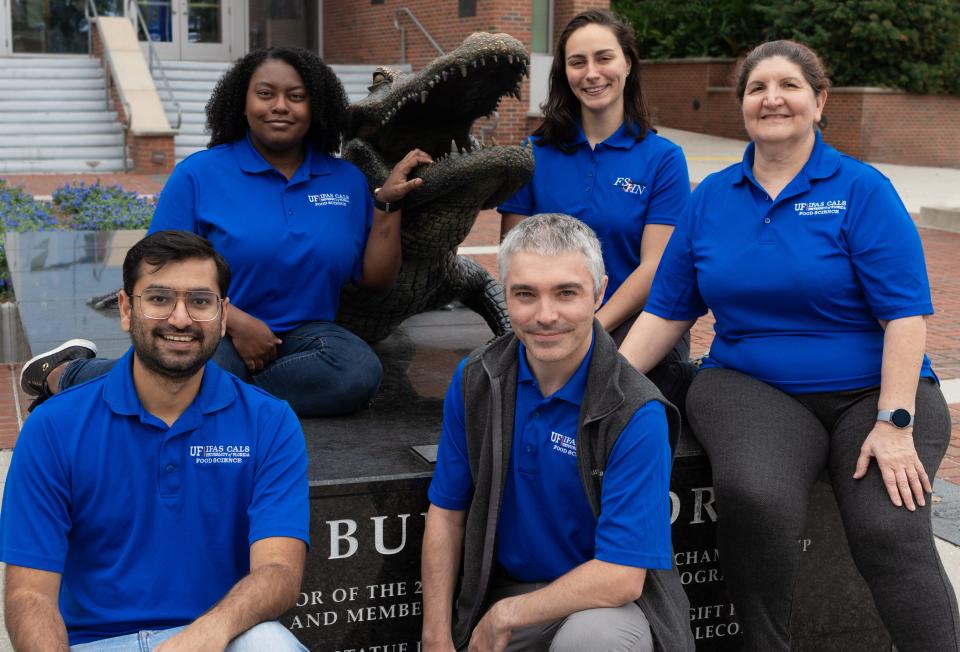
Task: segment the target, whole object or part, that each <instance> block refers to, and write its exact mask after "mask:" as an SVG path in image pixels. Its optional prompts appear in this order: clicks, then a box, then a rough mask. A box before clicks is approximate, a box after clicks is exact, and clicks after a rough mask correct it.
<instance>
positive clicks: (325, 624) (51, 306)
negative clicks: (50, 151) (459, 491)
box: [5, 231, 891, 652]
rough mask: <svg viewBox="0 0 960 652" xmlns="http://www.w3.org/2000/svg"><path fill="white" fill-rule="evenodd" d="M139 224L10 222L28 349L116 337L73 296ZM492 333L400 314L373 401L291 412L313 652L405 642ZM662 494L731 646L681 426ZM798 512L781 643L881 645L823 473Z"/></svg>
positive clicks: (382, 348)
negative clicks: (461, 374)
mask: <svg viewBox="0 0 960 652" xmlns="http://www.w3.org/2000/svg"><path fill="white" fill-rule="evenodd" d="M142 234H143V232H142V231H141V232H131V231H118V232H54V233H8V234H7V237H6V245H5V246H6V252H7V260H8V264H9V267H10V273H11V279H12V281H13V284H14V289H15V291H16V295H17V302H18V306H19V310H20V317H21V319H22V321H23V326H24V330H25V332H26V335H27V338H28V340H29V344H30V347H31V348H32V350H33V352H34V353H36V352H39V351H43V350H45V349H47V348H50V347H52V346H55V345H57V344H59V343H60V342H62V341H64V340H67V339H70V338H73V337H85V338H88V339H92V340H94V341H96V342H97V344H98V345H99V346H100V353H101V355H105V356H119V355H120V354H122V353H123V352H124V351H125V350H126V349H127V347H128V346H129V339H128V337H127V335H126V334H125V333H123V332H122V331H121V330H120V327H119V324H118V319H117V315H116V312H112V313H111V312H102V311H95V310H93V309H92V308H91V307H90V306H88V305H87V303H86V302H87V300H88V299H89V298H90V297H92V296H97V295H102V294H104V293H107V292H110V291H113V290H116V289H117V288H119V287H120V285H121V278H120V276H121V275H120V265H121V263H122V261H123V256H124V255H125V254H126V251H127V249H129V247H130V246H132V245H133V243H135V242H136V241H137V240H138V239H139V238H140V237H141V236H142ZM489 338H490V333H489V331H488V330H487V328H486V326H485V325H484V324H483V322H482V321H481V320H480V318H479V317H478V316H476V315H474V314H473V313H471V312H469V311H467V310H464V309H458V310H451V311H440V312H434V313H427V314H424V315H419V316H417V317H414V318H411V319H409V320H407V322H405V323H404V325H403V326H402V327H401V328H400V329H398V330H397V331H396V332H395V333H394V334H393V335H392V336H391V337H389V338H388V339H387V340H384V341H383V342H381V343H380V344H378V345H377V346H376V347H375V348H376V350H377V353H378V354H379V355H380V357H381V359H382V360H383V362H384V369H385V377H384V381H383V385H382V387H381V390H380V393H379V394H378V396H377V399H376V401H375V402H374V405H373V407H372V408H371V409H368V410H364V411H362V412H360V413H358V414H354V415H351V416H349V417H340V418H331V419H306V420H304V421H303V427H304V432H305V433H306V436H307V440H308V454H309V458H310V460H309V474H310V484H311V487H310V496H311V514H312V522H311V523H312V524H311V535H312V536H311V538H312V543H313V545H312V548H311V551H310V553H309V556H308V561H307V569H306V573H305V576H304V582H303V590H302V592H301V594H300V598H299V600H298V602H297V605H296V606H295V607H294V608H293V609H291V610H290V611H289V612H288V613H287V614H285V616H284V617H283V622H284V623H285V624H286V625H287V626H288V627H290V628H291V630H292V631H293V632H294V633H295V634H296V635H297V636H298V637H299V638H300V639H301V640H302V641H303V642H304V644H305V645H307V646H308V647H309V648H310V649H311V650H316V651H323V652H347V651H360V650H363V651H364V652H408V651H412V650H416V649H418V647H419V644H418V640H419V632H420V625H421V613H422V600H421V595H420V574H419V563H420V542H421V539H422V536H423V527H424V517H423V514H424V512H425V511H426V508H427V500H426V489H427V486H428V484H429V478H430V476H431V474H432V464H431V463H430V462H429V461H428V459H429V458H430V449H431V447H432V446H434V445H435V444H436V443H437V440H438V438H439V434H440V419H441V411H442V402H443V396H444V393H445V391H446V387H447V383H448V382H449V380H450V377H451V375H452V374H453V370H454V368H455V367H456V364H457V363H458V362H459V360H460V359H461V358H462V357H463V356H465V355H466V354H467V353H468V352H469V351H470V350H472V349H473V348H475V347H477V346H480V345H481V344H483V343H484V342H485V341H487V340H488V339H489ZM318 391H322V388H318ZM670 500H671V507H672V512H671V517H672V524H673V525H672V527H673V542H674V552H675V560H676V563H677V568H678V571H679V572H680V577H681V581H682V582H683V584H684V586H685V587H686V590H687V593H688V595H689V597H690V603H691V609H690V624H691V628H692V630H693V632H694V635H695V637H696V639H697V649H698V650H733V649H736V648H737V646H738V645H739V642H740V640H741V636H742V634H741V633H740V625H739V623H738V622H737V618H736V612H735V609H734V607H733V606H732V604H731V602H730V599H729V596H728V594H727V591H726V588H725V584H724V579H723V573H722V570H721V566H720V560H719V555H718V553H717V548H716V543H715V521H716V518H717V513H716V509H715V506H714V500H713V490H712V488H711V475H710V465H709V462H708V461H707V459H706V457H705V456H704V455H703V453H702V451H701V450H700V449H699V447H698V446H697V444H696V442H695V441H694V440H693V439H691V438H690V437H684V438H683V439H682V440H681V443H680V446H679V448H678V451H677V457H676V461H675V463H674V470H673V478H672V482H671V494H670ZM808 523H809V525H808V527H807V530H806V533H805V535H804V536H803V538H802V539H801V540H800V541H798V543H797V545H798V546H800V548H801V551H802V555H801V568H800V578H799V580H798V582H797V585H796V587H795V604H794V611H793V620H792V623H791V631H792V634H793V639H794V649H797V650H818V651H830V650H843V651H844V652H859V651H864V652H868V651H869V652H875V651H880V650H884V651H889V650H890V647H891V646H890V643H889V638H888V637H887V635H886V633H885V631H884V629H883V627H882V625H881V624H880V622H879V619H878V617H877V614H876V610H875V608H874V606H873V601H872V599H871V598H870V595H869V593H868V591H867V589H866V586H865V584H864V582H863V580H862V579H861V578H860V576H859V574H858V573H857V571H856V569H855V568H854V567H853V563H852V561H851V560H850V556H849V552H848V550H847V543H846V539H845V537H844V534H843V531H842V528H841V526H840V519H839V514H838V511H837V507H836V504H835V502H834V500H833V497H832V493H831V491H830V488H829V485H828V484H827V483H826V482H825V481H821V482H818V483H817V485H816V487H815V489H814V495H813V500H812V502H811V507H810V515H809V517H808Z"/></svg>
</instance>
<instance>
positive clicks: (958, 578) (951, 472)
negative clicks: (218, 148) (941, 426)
mask: <svg viewBox="0 0 960 652" xmlns="http://www.w3.org/2000/svg"><path fill="white" fill-rule="evenodd" d="M659 132H660V134H661V135H663V136H665V137H666V138H669V139H670V140H673V141H674V142H676V143H678V144H679V145H681V146H682V147H683V148H684V152H685V154H686V156H687V162H688V165H689V168H690V177H691V181H693V182H694V183H697V182H699V181H701V180H702V179H703V178H704V177H705V176H706V175H707V174H710V173H711V172H714V171H717V170H719V169H722V168H724V167H726V166H727V165H730V164H731V163H734V162H736V161H739V160H740V159H741V156H742V154H743V148H744V143H742V142H739V141H735V140H730V139H726V138H717V137H715V136H705V135H701V134H694V133H691V132H683V131H679V130H676V129H669V128H661V129H659ZM876 167H877V168H878V169H880V170H881V171H882V172H883V173H884V174H885V175H887V176H888V177H889V178H890V179H891V180H892V181H893V184H894V186H895V187H896V188H897V191H898V192H899V193H900V196H901V197H902V199H903V201H904V204H905V205H906V207H907V209H908V210H909V211H910V212H911V214H914V215H917V214H919V212H920V209H921V208H922V207H924V206H929V207H940V208H943V207H946V208H960V170H954V169H946V168H921V167H913V166H902V165H888V164H877V165H876ZM5 178H6V179H7V180H8V181H9V182H11V183H13V184H15V185H22V186H23V187H24V188H26V189H27V190H28V191H30V192H31V193H33V194H35V195H41V196H44V195H49V194H50V193H51V192H52V191H53V190H54V189H55V188H56V187H58V186H60V185H63V184H64V183H67V182H77V181H83V182H85V183H87V184H90V183H94V182H95V181H97V179H99V180H100V182H101V183H104V184H114V183H116V184H120V185H121V186H123V187H124V188H126V189H128V190H136V191H137V192H140V193H143V194H153V193H157V192H159V191H160V189H161V188H162V187H163V183H164V182H165V180H166V179H165V177H163V176H142V175H122V174H110V175H91V174H77V175H53V174H44V175H9V176H7V177H5ZM498 234H499V219H498V216H497V214H496V213H495V212H494V211H484V212H483V213H481V215H480V218H479V219H478V220H477V225H476V227H475V228H474V230H473V231H472V232H471V234H470V235H469V236H468V238H467V240H466V241H465V242H464V249H463V252H464V253H467V254H469V255H471V256H474V257H475V258H476V259H477V260H478V261H479V262H480V263H481V264H483V265H484V266H485V267H487V268H488V269H490V270H491V271H492V272H494V273H496V270H495V267H496V255H495V253H496V243H497V241H498ZM920 236H921V239H922V240H923V247H924V251H925V253H926V258H927V268H928V273H929V275H930V284H931V289H932V292H933V299H934V305H935V306H936V309H937V314H936V315H934V316H933V317H932V318H931V319H930V320H929V322H928V334H927V352H928V354H929V355H930V357H931V359H932V361H933V364H934V369H935V370H936V371H937V373H938V374H939V375H940V377H941V379H942V380H943V381H944V382H943V385H942V386H943V389H944V394H945V395H946V396H947V402H948V403H950V412H951V415H952V417H953V436H952V437H951V445H950V447H949V449H948V451H947V456H946V458H945V459H944V461H943V464H942V465H941V468H940V471H939V472H938V474H937V475H938V476H939V477H940V478H942V479H944V480H947V481H949V482H953V483H955V484H958V485H960V287H958V286H960V275H958V274H957V260H958V254H960V233H951V232H946V231H936V230H932V229H926V228H922V229H920ZM712 326H713V320H712V318H711V317H710V316H709V315H708V316H707V317H705V318H703V319H701V320H700V321H699V322H698V323H697V325H696V326H695V327H694V330H693V338H692V340H693V341H692V352H693V354H694V355H701V354H703V353H704V352H705V351H706V350H707V349H708V348H709V346H710V342H711V341H712V339H713V328H712ZM18 375H19V368H18V367H17V366H15V365H0V449H10V448H12V447H13V446H14V444H15V443H16V437H17V433H18V432H19V430H20V425H21V418H22V415H23V413H24V412H25V406H26V405H27V401H26V399H24V398H23V397H21V396H19V394H18V392H17V390H16V384H17V383H16V379H17V377H18ZM10 455H11V452H10V450H0V495H2V491H3V484H4V481H5V479H6V473H7V466H8V465H9V460H10ZM937 545H938V548H939V549H940V554H941V557H942V558H943V561H944V565H945V566H946V568H947V572H948V573H949V574H950V578H951V580H952V582H953V585H954V587H955V588H960V548H958V547H956V546H953V545H951V544H950V543H947V542H945V541H942V540H938V542H937ZM2 573H3V568H2V564H0V576H2ZM2 617H3V616H2V611H0V625H2V622H3V621H2ZM5 634H6V630H5V629H2V631H0V652H7V651H8V650H11V649H12V648H11V647H10V645H9V641H8V640H7V639H6V638H5Z"/></svg>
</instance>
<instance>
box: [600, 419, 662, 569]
mask: <svg viewBox="0 0 960 652" xmlns="http://www.w3.org/2000/svg"><path fill="white" fill-rule="evenodd" d="M667 432H668V431H667V417H666V411H665V410H664V407H663V404H662V403H660V402H659V401H650V402H649V403H646V404H645V405H643V406H642V407H641V408H640V409H638V410H637V411H636V413H635V414H634V415H633V418H632V419H631V420H630V422H629V423H628V424H627V427H626V428H624V430H623V432H622V433H620V437H619V438H618V439H617V442H616V444H614V446H613V450H612V451H611V452H610V457H609V458H608V460H607V468H606V472H605V473H604V475H603V485H602V488H601V494H600V518H599V519H598V520H597V531H596V551H595V553H594V556H595V557H596V558H597V559H599V560H601V561H605V562H609V563H611V564H621V565H623V566H634V567H637V568H662V569H669V568H671V566H672V563H671V562H672V559H671V548H670V460H671V453H670V444H669V441H668V437H667Z"/></svg>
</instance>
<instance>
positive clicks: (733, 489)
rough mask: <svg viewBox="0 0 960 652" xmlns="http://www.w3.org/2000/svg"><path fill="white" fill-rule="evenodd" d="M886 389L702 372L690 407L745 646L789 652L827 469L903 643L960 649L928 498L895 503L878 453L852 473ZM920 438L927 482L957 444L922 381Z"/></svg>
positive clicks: (880, 602)
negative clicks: (801, 571) (862, 472)
mask: <svg viewBox="0 0 960 652" xmlns="http://www.w3.org/2000/svg"><path fill="white" fill-rule="evenodd" d="M878 397H879V388H876V387H874V388H866V389H861V390H854V391H848V392H830V393H822V394H794V395H790V394H786V393H784V392H781V391H780V390H778V389H775V388H773V387H771V386H770V385H768V384H766V383H763V382H760V381H758V380H755V379H754V378H752V377H750V376H747V375H744V374H741V373H737V372H735V371H730V370H726V369H704V370H702V371H701V372H700V373H699V374H697V376H696V378H695V379H694V381H693V383H692V385H691V386H690V392H689V394H688V396H687V415H688V417H689V419H690V424H691V426H692V428H693V431H694V434H695V435H696V437H697V439H699V440H700V443H701V444H702V445H703V447H704V449H705V450H706V452H707V455H708V456H709V458H710V464H711V466H712V468H713V484H714V492H715V496H716V507H717V516H718V519H717V543H718V546H719V548H720V563H721V565H722V567H723V570H724V575H725V577H726V579H727V585H728V587H729V589H730V593H731V595H732V598H733V601H734V604H735V605H736V607H737V613H738V616H739V618H740V623H741V625H742V631H743V633H744V641H745V645H744V648H743V649H745V650H751V651H753V650H756V651H762V652H770V651H775V650H789V649H790V632H789V626H790V614H791V608H792V602H793V586H794V582H795V580H796V578H797V569H798V566H799V561H800V550H799V547H798V546H797V540H798V539H799V538H801V534H802V532H803V527H804V521H805V520H806V514H807V504H808V501H809V497H810V491H811V489H812V487H813V484H814V482H815V481H816V479H817V476H818V475H819V473H820V472H821V470H823V469H826V470H827V471H828V473H829V475H830V482H831V484H832V485H833V490H834V493H835V495H836V498H837V502H838V504H839V507H840V515H841V518H842V520H843V526H844V530H845V531H846V535H847V540H848V542H849V544H850V552H851V554H852V556H853V560H854V563H855V564H856V566H857V569H858V570H859V571H860V574H861V575H863V577H864V579H865V580H866V582H867V585H868V586H869V588H870V592H871V594H872V596H873V600H874V602H875V603H876V606H877V610H878V611H879V613H880V617H881V619H882V620H883V623H884V625H885V626H886V628H887V630H888V631H889V633H890V635H891V637H892V638H893V642H894V644H895V645H896V647H897V650H898V651H899V652H908V651H910V650H917V651H918V652H919V651H924V652H929V651H932V650H937V651H938V652H947V651H948V650H960V643H958V641H960V626H958V624H960V619H958V614H957V601H956V597H955V596H954V593H953V588H952V587H951V585H950V581H949V579H948V578H947V575H946V573H945V572H944V570H943V566H942V565H941V563H940V557H939V555H938V554H937V550H936V547H935V545H934V540H933V531H932V527H931V522H930V504H931V501H930V500H929V498H928V500H927V506H926V507H923V508H920V507H918V509H917V511H915V512H909V511H907V510H906V508H902V507H900V508H898V507H895V506H894V505H893V503H891V502H890V498H889V496H888V494H887V491H886V489H885V488H884V485H883V481H882V478H881V476H880V472H879V470H878V469H877V465H876V461H875V460H871V462H870V470H869V471H868V472H867V475H866V476H865V477H864V478H862V479H860V480H854V479H853V477H852V476H853V472H854V469H855V468H856V461H857V457H858V455H859V454H860V447H861V445H862V444H863V441H864V439H866V436H867V434H868V433H869V432H870V430H871V429H872V428H873V425H874V423H875V421H876V415H877V400H878ZM913 439H914V445H915V446H916V448H917V453H918V454H919V457H920V460H921V462H922V463H923V466H924V469H925V470H926V472H927V475H928V476H929V477H930V479H931V481H932V480H933V477H934V475H935V473H936V471H937V468H938V467H939V465H940V461H941V460H942V459H943V455H944V452H945V451H946V448H947V444H948V443H949V441H950V412H949V409H948V408H947V405H946V402H945V401H944V399H943V394H941V393H940V389H939V388H938V387H937V386H936V384H934V383H933V382H931V381H929V380H925V379H921V380H920V384H919V387H918V388H917V401H916V419H915V424H914V430H913Z"/></svg>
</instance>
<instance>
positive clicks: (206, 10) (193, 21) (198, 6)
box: [137, 0, 230, 61]
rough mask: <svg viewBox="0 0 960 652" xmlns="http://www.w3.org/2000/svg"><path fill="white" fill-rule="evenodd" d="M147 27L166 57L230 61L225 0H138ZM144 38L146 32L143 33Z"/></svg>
mask: <svg viewBox="0 0 960 652" xmlns="http://www.w3.org/2000/svg"><path fill="white" fill-rule="evenodd" d="M137 4H138V5H139V6H140V11H141V12H142V13H143V18H144V21H145V22H146V28H147V31H149V32H150V38H151V39H152V40H153V42H154V47H156V48H157V53H158V54H159V55H160V57H161V58H163V59H178V60H187V61H228V60H229V59H230V56H229V47H228V46H229V44H228V42H227V37H228V32H229V29H228V25H229V23H228V21H227V17H226V10H225V7H224V5H225V4H226V3H225V2H224V1H223V0H137ZM140 39H141V40H143V35H142V34H141V35H140Z"/></svg>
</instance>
